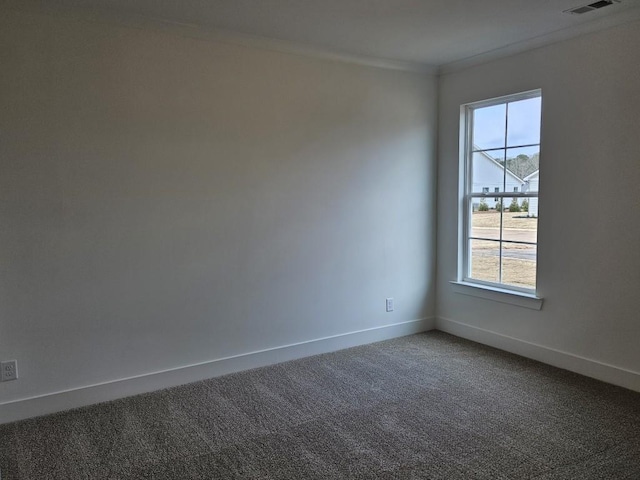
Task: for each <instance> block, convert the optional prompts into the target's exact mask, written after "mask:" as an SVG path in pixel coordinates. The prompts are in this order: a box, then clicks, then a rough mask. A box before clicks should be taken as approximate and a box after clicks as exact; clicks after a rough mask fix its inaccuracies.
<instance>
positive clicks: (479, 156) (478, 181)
mask: <svg viewBox="0 0 640 480" xmlns="http://www.w3.org/2000/svg"><path fill="white" fill-rule="evenodd" d="M504 155H505V151H504V149H503V150H492V151H490V152H474V153H473V155H472V157H471V164H472V165H471V179H472V180H471V182H472V183H471V190H472V191H473V192H474V193H488V192H503V191H504V167H503V165H504ZM496 189H497V190H496ZM511 191H513V189H512V190H511Z"/></svg>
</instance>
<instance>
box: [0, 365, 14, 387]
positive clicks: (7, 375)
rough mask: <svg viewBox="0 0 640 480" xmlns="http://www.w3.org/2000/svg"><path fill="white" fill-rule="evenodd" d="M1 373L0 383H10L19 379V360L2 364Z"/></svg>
mask: <svg viewBox="0 0 640 480" xmlns="http://www.w3.org/2000/svg"><path fill="white" fill-rule="evenodd" d="M0 372H1V373H2V375H1V378H0V382H8V381H9V380H15V379H17V378H18V362H17V360H9V361H6V362H0Z"/></svg>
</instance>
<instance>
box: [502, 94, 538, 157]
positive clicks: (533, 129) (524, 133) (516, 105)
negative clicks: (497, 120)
mask: <svg viewBox="0 0 640 480" xmlns="http://www.w3.org/2000/svg"><path fill="white" fill-rule="evenodd" d="M541 103H542V101H541V98H540V97H536V98H528V99H526V100H519V101H517V102H510V103H509V113H508V115H509V122H508V127H507V146H509V147H511V146H517V145H530V144H532V143H540V106H541Z"/></svg>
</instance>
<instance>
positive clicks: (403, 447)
mask: <svg viewBox="0 0 640 480" xmlns="http://www.w3.org/2000/svg"><path fill="white" fill-rule="evenodd" d="M0 467H1V469H2V470H1V471H2V479H3V480H10V479H21V480H36V479H37V480H43V479H137V478H145V479H146V478H149V479H163V480H164V479H171V480H174V479H208V480H210V479H235V478H242V479H536V480H551V479H580V480H588V479H615V480H620V479H635V480H637V479H640V394H638V393H634V392H631V391H628V390H624V389H622V388H618V387H614V386H611V385H607V384H604V383H601V382H597V381H595V380H591V379H588V378H585V377H581V376H579V375H575V374H572V373H569V372H566V371H563V370H558V369H555V368H552V367H549V366H545V365H542V364H539V363H536V362H533V361H530V360H526V359H523V358H520V357H517V356H515V355H511V354H507V353H504V352H500V351H497V350H494V349H491V348H488V347H484V346H481V345H478V344H475V343H472V342H468V341H465V340H461V339H459V338H456V337H453V336H450V335H447V334H444V333H440V332H429V333H426V334H420V335H413V336H410V337H405V338H399V339H395V340H390V341H385V342H381V343H377V344H373V345H367V346H363V347H357V348H352V349H349V350H343V351H340V352H337V353H331V354H326V355H320V356H316V357H310V358H306V359H303V360H297V361H293V362H288V363H284V364H280V365H276V366H272V367H266V368H261V369H257V370H252V371H247V372H243V373H239V374H234V375H228V376H225V377H221V378H217V379H212V380H207V381H204V382H198V383H194V384H190V385H186V386H182V387H176V388H171V389H168V390H162V391H159V392H155V393H151V394H145V395H140V396H136V397H132V398H127V399H123V400H118V401H115V402H109V403H104V404H100V405H95V406H91V407H86V408H82V409H77V410H73V411H69V412H64V413H59V414H55V415H50V416H46V417H40V418H37V419H31V420H26V421H22V422H17V423H13V424H8V425H3V426H0Z"/></svg>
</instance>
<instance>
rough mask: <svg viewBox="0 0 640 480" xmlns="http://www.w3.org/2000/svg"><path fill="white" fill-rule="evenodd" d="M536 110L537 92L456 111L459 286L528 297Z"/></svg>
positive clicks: (534, 225)
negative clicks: (460, 139)
mask: <svg viewBox="0 0 640 480" xmlns="http://www.w3.org/2000/svg"><path fill="white" fill-rule="evenodd" d="M541 105H542V96H541V91H540V90H536V91H532V92H526V93H522V94H517V95H510V96H508V97H502V98H498V99H493V100H487V101H482V102H477V103H471V104H468V105H464V106H463V107H462V112H463V116H464V129H463V135H464V146H465V150H464V152H463V157H464V168H461V170H460V171H461V174H462V175H464V179H463V180H464V181H463V184H464V192H463V194H464V202H463V209H464V211H463V212H461V214H462V215H461V218H463V222H464V225H463V230H462V239H461V240H462V244H463V248H462V254H463V258H461V259H460V260H461V265H462V278H461V280H463V281H465V282H469V283H474V284H479V285H487V286H493V287H500V288H502V289H508V290H513V291H519V292H524V293H529V294H534V293H535V290H536V264H537V239H538V185H539V173H540V170H539V162H540V119H541ZM486 185H491V187H492V188H491V190H492V192H491V193H489V188H487V187H486ZM489 195H490V196H491V198H489ZM479 205H486V206H488V208H479V207H478V206H479Z"/></svg>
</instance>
